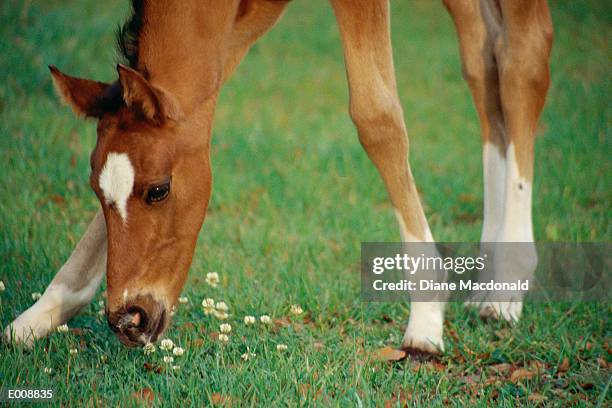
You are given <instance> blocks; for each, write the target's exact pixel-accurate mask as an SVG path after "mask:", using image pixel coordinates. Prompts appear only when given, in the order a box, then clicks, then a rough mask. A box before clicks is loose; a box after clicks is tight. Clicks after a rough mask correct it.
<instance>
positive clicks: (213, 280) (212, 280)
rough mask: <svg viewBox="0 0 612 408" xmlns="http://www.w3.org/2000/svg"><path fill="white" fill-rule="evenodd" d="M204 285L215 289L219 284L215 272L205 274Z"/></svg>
mask: <svg viewBox="0 0 612 408" xmlns="http://www.w3.org/2000/svg"><path fill="white" fill-rule="evenodd" d="M206 283H208V284H209V285H210V286H212V287H213V288H216V287H217V285H218V284H219V274H218V273H217V272H208V273H207V274H206Z"/></svg>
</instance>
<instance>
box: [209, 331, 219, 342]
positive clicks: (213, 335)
mask: <svg viewBox="0 0 612 408" xmlns="http://www.w3.org/2000/svg"><path fill="white" fill-rule="evenodd" d="M208 337H210V339H211V340H213V341H216V340H219V333H217V332H210V333H208Z"/></svg>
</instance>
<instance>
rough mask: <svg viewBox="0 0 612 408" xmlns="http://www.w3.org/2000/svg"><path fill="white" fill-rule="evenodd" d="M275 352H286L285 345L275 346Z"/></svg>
mask: <svg viewBox="0 0 612 408" xmlns="http://www.w3.org/2000/svg"><path fill="white" fill-rule="evenodd" d="M276 350H277V351H287V345H286V344H277V345H276Z"/></svg>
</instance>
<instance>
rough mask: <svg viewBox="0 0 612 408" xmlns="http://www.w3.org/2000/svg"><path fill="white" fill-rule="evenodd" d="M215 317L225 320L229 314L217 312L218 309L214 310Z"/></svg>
mask: <svg viewBox="0 0 612 408" xmlns="http://www.w3.org/2000/svg"><path fill="white" fill-rule="evenodd" d="M214 314H215V317H216V318H217V319H219V320H227V318H228V317H229V315H228V314H227V313H225V312H219V311H218V310H215V313H214Z"/></svg>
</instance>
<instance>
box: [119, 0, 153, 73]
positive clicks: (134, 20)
mask: <svg viewBox="0 0 612 408" xmlns="http://www.w3.org/2000/svg"><path fill="white" fill-rule="evenodd" d="M145 1H146V0H131V5H132V14H131V16H130V18H129V19H128V20H127V21H126V22H125V23H123V25H120V26H119V27H118V29H117V34H116V37H117V38H116V40H117V48H118V51H119V53H120V55H121V57H122V58H123V59H124V60H125V61H126V62H127V63H128V64H129V66H130V67H131V68H134V69H136V68H137V67H138V40H139V37H140V30H141V29H142V27H143V25H144V8H145Z"/></svg>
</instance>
